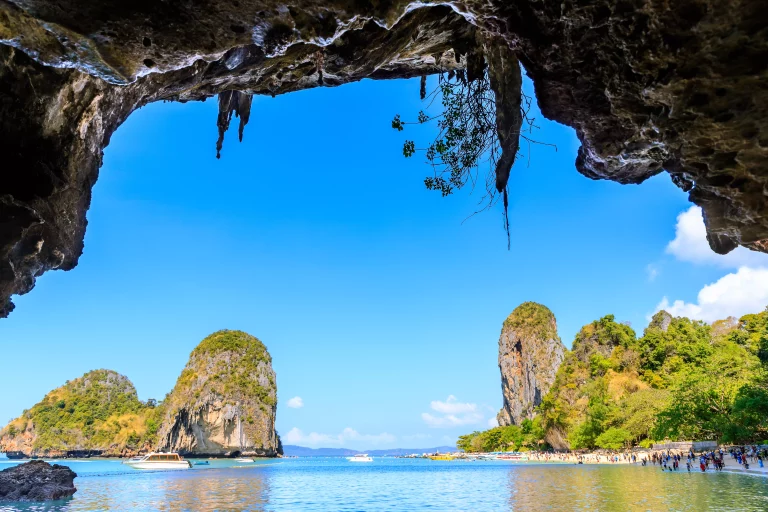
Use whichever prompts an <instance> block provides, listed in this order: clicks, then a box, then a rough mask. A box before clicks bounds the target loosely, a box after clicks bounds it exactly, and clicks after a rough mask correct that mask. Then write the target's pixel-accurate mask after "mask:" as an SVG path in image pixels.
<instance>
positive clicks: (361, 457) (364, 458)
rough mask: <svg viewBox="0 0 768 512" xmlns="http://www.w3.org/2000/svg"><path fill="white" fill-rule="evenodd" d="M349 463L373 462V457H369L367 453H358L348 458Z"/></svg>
mask: <svg viewBox="0 0 768 512" xmlns="http://www.w3.org/2000/svg"><path fill="white" fill-rule="evenodd" d="M347 460H348V461H349V462H373V457H369V456H368V454H367V453H358V454H355V455H353V456H352V457H347Z"/></svg>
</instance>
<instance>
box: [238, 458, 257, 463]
mask: <svg viewBox="0 0 768 512" xmlns="http://www.w3.org/2000/svg"><path fill="white" fill-rule="evenodd" d="M235 462H256V461H255V460H253V459H252V458H250V457H238V458H236V459H235Z"/></svg>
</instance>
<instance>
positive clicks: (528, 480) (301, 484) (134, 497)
mask: <svg viewBox="0 0 768 512" xmlns="http://www.w3.org/2000/svg"><path fill="white" fill-rule="evenodd" d="M89 467H90V468H93V469H91V470H90V471H91V472H90V473H88V472H84V473H81V476H80V477H78V478H77V480H76V481H75V483H76V485H77V487H78V492H77V494H75V497H74V498H72V499H70V500H68V501H65V502H60V503H53V504H45V505H41V504H27V505H19V504H17V505H0V512H10V511H20V510H23V511H29V512H32V511H35V512H37V511H50V512H77V511H96V510H98V511H111V510H115V511H129V510H142V511H144V510H162V511H168V512H175V511H182V510H183V511H186V510H194V511H213V510H253V511H256V510H265V511H270V512H272V511H274V512H283V511H301V512H310V511H318V512H319V511H322V512H326V511H361V510H364V511H412V510H414V511H421V510H429V511H456V510H462V511H464V510H467V511H472V512H475V511H477V512H485V511H489V512H490V511H493V512H496V511H503V510H509V511H526V512H528V511H539V510H558V511H570V510H600V511H607V512H613V511H622V512H623V511H635V510H653V511H656V510H664V511H667V510H682V511H685V510H696V511H700V510H713V509H721V510H744V511H758V510H759V511H765V510H768V485H767V484H768V481H767V480H766V479H764V478H760V477H751V476H745V475H736V474H726V473H707V474H701V473H698V472H693V473H690V474H689V473H687V472H686V471H678V472H676V473H670V472H661V471H660V470H659V469H657V468H654V467H639V466H626V465H620V466H608V465H602V466H590V465H579V466H576V465H571V464H547V465H545V464H511V463H504V462H461V461H452V462H436V461H434V462H433V461H428V460H403V459H377V460H375V461H374V462H372V463H370V464H351V463H348V462H347V461H346V460H345V459H322V458H318V459H299V460H287V461H283V462H279V463H275V464H265V465H255V466H254V467H249V468H233V467H217V468H211V469H204V470H191V471H180V472H164V473H142V472H135V471H129V472H126V471H123V472H116V469H117V470H119V469H120V466H119V464H108V463H106V462H98V463H94V464H93V465H91V466H89Z"/></svg>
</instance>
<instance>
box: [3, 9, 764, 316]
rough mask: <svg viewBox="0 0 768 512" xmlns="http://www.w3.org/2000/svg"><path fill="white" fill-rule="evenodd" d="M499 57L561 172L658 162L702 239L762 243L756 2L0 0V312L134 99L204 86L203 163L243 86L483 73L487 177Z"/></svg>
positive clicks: (248, 93) (72, 244)
mask: <svg viewBox="0 0 768 512" xmlns="http://www.w3.org/2000/svg"><path fill="white" fill-rule="evenodd" d="M518 62H519V63H522V64H523V65H524V67H525V69H526V70H527V72H528V74H529V75H530V77H531V78H532V80H533V82H534V85H535V89H536V94H537V97H538V100H539V105H540V107H541V111H542V113H543V114H544V115H545V116H546V117H548V118H550V119H554V120H556V121H559V122H561V123H564V124H566V125H568V126H571V127H573V128H574V129H575V130H576V134H577V136H578V137H579V140H580V141H581V143H582V146H581V149H580V150H579V153H578V158H577V159H576V161H575V169H576V170H577V171H578V172H580V173H582V174H583V175H585V176H587V177H589V178H592V179H609V180H613V181H616V182H619V183H625V184H629V183H641V182H642V181H644V180H646V179H647V178H649V177H651V176H654V175H656V174H658V173H661V172H665V171H666V172H668V173H669V175H670V177H671V179H672V180H673V181H674V182H675V183H676V184H677V185H678V186H679V187H680V188H682V189H683V190H685V191H687V192H689V198H690V200H691V201H692V202H694V203H696V204H698V205H700V206H701V207H702V209H703V211H704V220H705V224H706V227H707V237H708V240H709V243H710V245H711V247H712V248H713V249H714V250H715V251H716V252H718V253H727V252H728V251H730V250H733V249H734V248H735V247H737V246H738V245H742V246H745V247H748V248H751V249H753V250H757V251H764V252H765V251H768V192H766V191H767V190H768V121H767V119H768V87H766V86H765V84H766V83H768V9H766V8H765V2H764V1H763V0H675V1H674V2H670V1H662V0H564V1H562V2H555V1H542V0H520V1H515V2H509V1H502V0H489V1H482V2H481V1H479V0H467V1H465V2H453V1H449V2H442V3H440V4H439V5H437V4H430V3H424V2H406V1H395V2H372V3H371V2H348V1H345V0H331V1H327V2H315V1H310V0H282V1H281V0H247V1H232V2H207V3H205V2H202V3H201V2H186V3H185V2H139V3H135V2H134V3H130V4H129V3H126V2H125V1H124V0H79V1H77V2H73V1H71V0H64V1H60V0H57V1H53V0H24V1H22V0H2V1H0V154H2V155H3V157H2V159H3V161H2V167H3V174H2V177H1V178H0V317H2V316H6V315H7V314H9V313H10V311H11V310H12V309H13V304H12V302H11V296H12V295H13V294H23V293H27V292H29V291H30V290H31V289H32V288H33V287H34V284H35V279H36V278H37V277H39V276H40V275H41V274H43V273H44V272H46V271H48V270H53V269H61V270H70V269H72V268H74V267H75V266H76V265H77V262H78V259H79V257H80V254H81V253H82V251H83V237H84V234H85V229H86V224H87V223H86V212H87V211H88V208H89V205H90V199H91V189H92V187H93V185H94V183H95V182H96V180H97V178H98V174H99V168H100V166H101V163H102V150H103V149H104V147H105V146H106V145H107V144H109V140H110V137H111V136H112V134H113V133H114V131H115V130H116V129H117V127H118V126H120V124H121V123H122V122H123V121H124V120H125V119H126V118H127V117H128V115H130V113H131V112H132V111H134V110H135V109H137V108H140V107H141V106H143V105H146V104H147V103H150V102H154V101H194V100H204V99H206V98H209V97H212V96H215V95H220V96H219V106H220V113H219V115H218V118H217V120H216V121H214V120H212V123H213V122H216V123H217V124H218V126H219V130H220V135H219V141H218V142H216V141H213V140H212V141H211V152H212V158H213V156H214V155H215V153H216V148H215V147H214V143H216V146H218V148H219V149H220V148H221V143H222V142H223V140H222V137H223V133H224V129H225V128H226V127H227V126H228V124H229V122H230V121H231V120H232V117H233V116H238V117H239V121H238V122H239V123H240V132H241V134H240V135H241V136H242V133H243V130H242V129H243V128H244V126H245V124H246V123H247V122H248V121H249V120H251V119H254V118H258V112H252V111H251V109H250V106H251V101H250V98H251V97H252V95H267V96H273V95H276V94H284V93H288V92H292V91H297V90H300V89H305V88H309V87H329V86H338V85H341V84H345V83H348V82H353V81H357V80H361V79H364V78H372V79H393V78H407V77H414V76H423V75H428V74H434V73H438V72H444V71H450V70H455V69H462V70H464V69H466V70H467V71H468V74H472V73H470V72H473V71H476V70H477V69H478V67H484V66H488V67H489V68H490V69H489V76H490V77H491V79H492V81H493V83H492V87H493V89H494V92H495V93H496V98H497V102H496V108H497V116H498V122H497V130H499V132H500V133H499V136H500V137H499V138H500V139H501V141H502V143H503V148H502V149H503V150H504V154H503V155H502V158H501V159H500V161H502V162H503V164H504V165H501V166H500V167H499V168H497V169H496V186H497V187H500V186H504V185H506V179H507V177H508V173H509V167H510V166H511V165H512V164H513V161H514V149H515V148H516V147H517V140H516V133H517V132H516V130H515V126H516V123H517V122H518V120H519V117H520V116H519V102H518V99H519V91H514V90H512V88H514V87H516V86H517V87H519V73H520V68H519V65H518ZM361 115H364V113H363V114H361ZM265 150H268V148H265Z"/></svg>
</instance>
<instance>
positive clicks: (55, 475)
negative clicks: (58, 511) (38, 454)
mask: <svg viewBox="0 0 768 512" xmlns="http://www.w3.org/2000/svg"><path fill="white" fill-rule="evenodd" d="M76 476H77V475H76V474H75V472H74V471H72V470H71V469H69V468H68V467H66V466H60V465H58V464H54V465H50V464H48V463H47V462H45V461H42V460H33V461H29V462H27V463H25V464H20V465H18V466H14V467H11V468H8V469H4V470H2V471H0V502H3V501H48V500H60V499H63V498H69V497H70V496H72V495H73V494H75V492H77V489H76V488H75V483H74V480H75V477H76Z"/></svg>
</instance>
